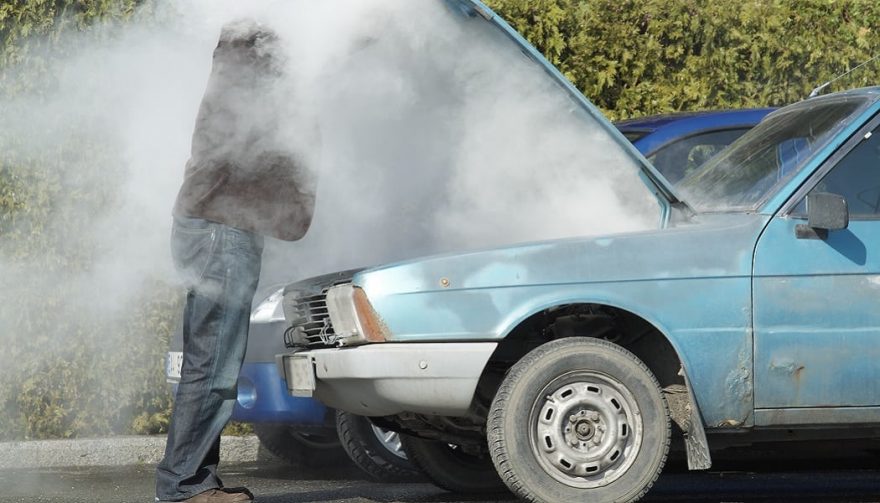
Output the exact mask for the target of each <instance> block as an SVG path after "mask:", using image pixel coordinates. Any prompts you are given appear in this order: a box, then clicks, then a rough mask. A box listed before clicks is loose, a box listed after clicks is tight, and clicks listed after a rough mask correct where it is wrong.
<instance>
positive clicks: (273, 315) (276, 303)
mask: <svg viewBox="0 0 880 503" xmlns="http://www.w3.org/2000/svg"><path fill="white" fill-rule="evenodd" d="M283 299H284V288H280V289H279V290H278V291H277V292H274V293H272V295H270V296H268V297H266V299H265V300H264V301H263V302H260V304H259V305H258V306H257V307H256V309H254V310H253V311H251V323H272V322H273V321H284V310H283V309H282V308H281V301H282V300H283Z"/></svg>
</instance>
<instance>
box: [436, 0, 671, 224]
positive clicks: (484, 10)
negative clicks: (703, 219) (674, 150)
mask: <svg viewBox="0 0 880 503" xmlns="http://www.w3.org/2000/svg"><path fill="white" fill-rule="evenodd" d="M443 1H444V2H445V3H446V4H447V5H448V6H450V8H452V9H454V10H456V11H458V12H459V13H461V14H462V15H461V16H459V18H460V19H461V20H466V19H469V18H474V17H477V16H479V17H481V18H482V19H484V20H485V21H486V22H488V23H491V24H492V25H494V26H495V27H496V28H497V29H499V30H501V31H502V32H504V34H505V35H507V38H508V39H509V40H510V42H511V43H513V44H515V45H517V46H518V48H519V50H520V51H522V52H523V53H524V54H526V55H527V56H528V57H529V58H530V59H531V60H533V61H534V62H535V63H536V64H538V65H539V66H541V67H542V68H543V70H544V71H545V72H546V73H547V75H548V77H549V78H550V79H553V80H554V81H555V82H556V83H557V84H559V85H560V86H562V87H563V88H564V89H565V90H566V91H567V92H568V94H569V95H570V97H571V98H572V101H574V102H575V103H577V104H578V105H579V106H580V107H582V108H583V109H584V111H586V112H587V114H588V115H589V116H590V117H592V118H593V119H594V120H595V121H596V123H597V124H599V125H600V126H601V128H600V131H598V132H597V133H596V134H597V135H599V136H602V138H601V140H611V141H610V142H604V141H603V142H602V143H603V145H607V144H613V145H616V146H618V147H619V148H620V150H621V151H622V152H623V153H624V154H625V155H626V156H627V157H629V158H630V160H631V161H632V163H631V165H632V166H633V167H634V168H635V169H637V170H639V177H640V178H641V180H642V182H643V183H644V184H645V186H646V187H647V188H648V190H649V191H650V192H651V193H652V194H654V196H655V197H656V198H657V201H658V203H659V205H660V207H661V209H662V213H663V218H664V220H665V219H666V217H667V216H668V214H669V208H670V206H671V205H672V204H675V203H678V202H679V201H680V200H679V198H678V197H677V196H676V195H675V192H674V190H673V189H672V188H671V187H670V186H668V185H667V184H666V182H665V181H664V179H663V177H662V176H661V175H660V174H659V172H658V171H657V169H656V168H654V166H653V165H651V163H650V162H649V161H648V160H647V159H646V158H645V157H644V156H643V155H642V154H641V153H640V152H639V151H638V150H637V149H636V148H635V147H634V146H633V145H632V143H630V142H629V140H627V139H626V137H625V136H623V134H622V133H621V132H620V131H618V130H617V128H615V127H614V125H612V124H611V122H610V121H609V120H608V119H607V118H606V117H605V116H604V115H603V114H602V112H601V111H599V109H598V108H596V106H595V105H593V103H592V102H590V100H589V99H587V98H586V97H585V96H584V95H583V94H582V93H581V92H580V91H579V90H578V89H577V88H576V87H574V85H572V84H571V82H569V81H568V79H566V78H565V76H563V75H562V73H561V72H560V71H559V70H558V69H557V68H556V67H555V66H553V65H552V64H551V63H550V62H549V61H547V59H546V58H544V56H543V55H541V53H540V52H538V50H537V49H535V48H534V47H533V46H532V45H531V44H530V43H529V42H528V41H526V40H525V39H524V38H523V37H522V36H521V35H520V34H519V33H518V32H517V31H516V30H514V29H513V28H512V27H511V26H510V25H509V24H507V22H505V21H504V20H503V19H502V18H501V17H500V16H498V15H497V14H496V13H495V12H493V11H492V9H490V8H489V7H488V6H486V5H485V4H484V3H483V2H481V1H479V0H443ZM597 139H599V138H597ZM603 148H607V147H604V146H603Z"/></svg>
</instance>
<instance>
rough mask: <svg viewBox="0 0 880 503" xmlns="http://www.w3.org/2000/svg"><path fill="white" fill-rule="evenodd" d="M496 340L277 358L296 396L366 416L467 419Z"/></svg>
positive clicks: (392, 345)
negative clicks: (410, 415) (462, 417)
mask: <svg viewBox="0 0 880 503" xmlns="http://www.w3.org/2000/svg"><path fill="white" fill-rule="evenodd" d="M497 346H498V343H496V342H467V343H421V344H420V343H383V344H368V345H365V346H356V347H350V348H336V349H316V350H311V351H298V352H295V353H288V354H281V355H278V356H276V358H277V361H278V366H279V372H280V373H281V375H282V376H283V377H284V380H285V381H287V388H288V390H289V391H290V393H291V394H292V395H296V396H314V397H316V398H318V399H319V400H320V401H322V402H324V403H325V404H327V405H328V406H330V407H333V408H336V409H341V410H345V411H348V412H351V413H354V414H360V415H364V416H389V415H394V414H400V413H402V412H414V413H417V414H427V415H438V416H464V415H465V414H466V413H467V411H468V408H469V407H470V405H471V401H472V400H473V396H474V391H475V390H476V388H477V382H478V381H479V379H480V375H481V374H482V373H483V369H484V368H485V366H486V362H488V361H489V358H490V357H491V356H492V353H493V352H494V351H495V348H496V347H497Z"/></svg>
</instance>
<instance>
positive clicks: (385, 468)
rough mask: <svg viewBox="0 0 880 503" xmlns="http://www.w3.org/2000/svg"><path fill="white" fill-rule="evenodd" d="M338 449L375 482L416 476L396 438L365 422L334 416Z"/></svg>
mask: <svg viewBox="0 0 880 503" xmlns="http://www.w3.org/2000/svg"><path fill="white" fill-rule="evenodd" d="M336 431H337V432H338V433H339V440H340V441H341V442H342V448H343V449H345V452H347V453H348V457H349V458H351V460H352V461H354V464H356V465H357V466H358V467H359V468H360V469H361V470H363V471H364V472H365V473H366V474H367V475H369V476H370V477H371V478H373V479H375V480H377V481H379V482H397V481H402V480H412V479H414V478H417V477H418V476H419V472H418V471H416V469H415V467H413V465H412V464H411V463H410V462H409V461H408V460H407V458H406V453H405V452H404V451H403V446H402V445H401V443H400V435H398V434H397V432H394V431H391V430H385V429H383V428H379V427H378V426H376V425H374V424H373V423H372V422H371V421H370V420H369V419H368V418H366V417H364V416H358V415H356V414H351V413H349V412H343V411H341V410H340V411H337V412H336Z"/></svg>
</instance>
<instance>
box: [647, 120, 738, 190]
mask: <svg viewBox="0 0 880 503" xmlns="http://www.w3.org/2000/svg"><path fill="white" fill-rule="evenodd" d="M748 130H749V128H742V129H726V130H722V131H709V132H706V133H701V134H697V135H694V136H689V137H687V138H684V139H681V140H678V141H675V142H673V143H670V144H667V145H664V146H663V147H661V148H660V149H658V150H657V151H655V152H654V153H653V154H651V155H649V156H648V160H649V161H651V164H653V165H654V167H655V168H657V171H659V172H660V174H662V175H663V177H664V178H666V180H668V181H669V183H671V184H673V185H674V184H676V183H678V182H679V181H680V180H681V179H682V178H684V177H686V176H688V175H690V174H691V173H693V172H694V170H696V169H697V168H698V167H700V166H701V165H702V164H703V163H704V162H706V161H708V160H709V159H711V158H712V157H714V156H715V154H717V153H718V152H721V151H722V150H724V147H726V146H728V145H730V144H731V143H733V142H734V141H735V140H736V139H737V138H739V137H740V136H742V135H743V134H745V132H746V131H748Z"/></svg>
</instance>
